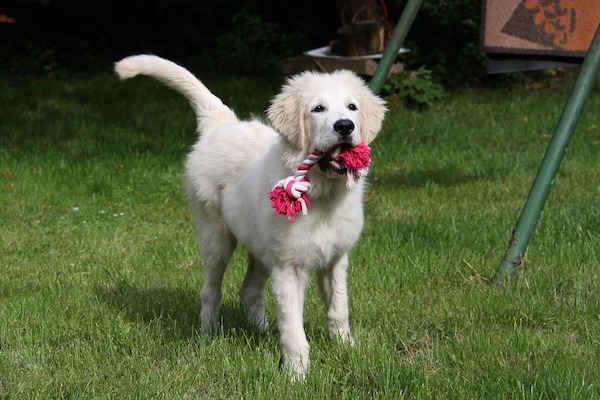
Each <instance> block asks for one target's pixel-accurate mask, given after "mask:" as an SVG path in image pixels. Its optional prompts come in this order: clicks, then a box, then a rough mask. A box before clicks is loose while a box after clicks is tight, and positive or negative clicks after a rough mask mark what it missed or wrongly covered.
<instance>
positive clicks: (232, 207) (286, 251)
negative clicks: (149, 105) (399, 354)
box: [115, 55, 385, 376]
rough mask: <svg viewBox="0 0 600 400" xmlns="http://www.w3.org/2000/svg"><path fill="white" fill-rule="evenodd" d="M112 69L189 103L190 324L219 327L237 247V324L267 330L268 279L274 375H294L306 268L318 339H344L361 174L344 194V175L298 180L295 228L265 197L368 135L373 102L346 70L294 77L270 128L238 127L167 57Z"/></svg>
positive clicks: (378, 115)
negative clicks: (320, 324)
mask: <svg viewBox="0 0 600 400" xmlns="http://www.w3.org/2000/svg"><path fill="white" fill-rule="evenodd" d="M115 70H116V71H117V73H118V74H119V76H120V77H121V78H123V79H126V78H131V77H134V76H136V75H139V74H143V75H149V76H152V77H154V78H156V79H158V80H160V81H162V82H164V83H165V84H167V85H169V86H171V87H172V88H174V89H176V90H178V91H179V92H181V93H182V94H183V95H185V96H186V97H187V98H188V99H189V101H190V103H191V105H192V107H193V109H194V111H195V112H196V115H197V117H198V132H199V136H200V137H199V140H198V142H197V143H196V145H194V147H193V149H192V151H191V153H190V154H189V156H188V158H187V162H186V167H185V183H186V189H187V195H188V198H189V201H190V203H191V206H192V208H193V210H194V212H195V215H196V220H197V224H198V230H199V240H200V244H201V249H202V255H203V257H204V261H205V280H204V285H203V288H202V293H201V302H202V309H201V313H200V320H201V325H202V328H203V329H205V330H207V331H210V330H213V329H214V327H215V325H216V324H217V322H218V320H219V318H218V315H219V307H220V300H221V283H222V279H223V274H224V272H225V268H226V266H227V263H228V261H229V259H230V257H231V255H232V252H233V250H234V247H235V245H236V243H237V242H239V243H241V244H242V245H244V247H245V248H246V249H247V251H248V258H249V262H248V270H247V273H246V277H245V279H244V282H243V284H242V288H241V289H240V297H241V301H242V304H243V306H244V308H245V310H246V312H247V316H248V319H249V320H250V321H251V322H252V323H254V324H256V325H257V326H259V327H260V328H262V329H264V330H267V329H268V326H269V324H268V321H267V316H266V314H265V284H266V281H267V280H268V278H269V277H271V278H272V280H273V293H274V295H275V301H276V305H277V321H278V327H279V333H280V336H281V346H282V353H283V354H282V361H283V365H284V367H285V368H287V369H289V370H290V371H292V372H294V373H296V374H297V375H299V376H302V375H303V374H305V373H306V371H307V369H308V366H309V345H308V342H307V340H306V336H305V333H304V327H303V321H302V319H303V302H304V292H305V288H306V284H307V281H308V278H309V274H310V272H312V271H316V273H317V277H318V286H319V289H320V291H321V296H322V298H323V301H324V303H325V306H326V308H327V327H328V330H329V333H330V335H331V336H332V337H337V338H340V339H341V340H342V341H344V342H349V343H352V342H353V339H352V335H351V333H350V326H349V324H348V314H349V312H348V294H347V287H346V274H347V269H348V251H349V250H350V248H351V247H352V246H353V245H354V244H355V243H356V241H357V240H358V238H359V235H360V232H361V230H362V226H363V211H362V195H363V187H364V182H363V181H364V179H361V181H360V182H359V183H358V185H357V186H356V187H355V188H353V189H347V188H346V179H345V177H338V176H332V175H331V174H324V173H321V171H320V169H319V166H318V165H315V166H314V167H313V168H312V169H311V170H310V171H309V173H308V175H307V177H308V179H309V180H310V181H311V183H312V186H311V188H310V190H309V191H308V198H309V201H310V207H309V208H308V215H307V216H302V215H297V216H296V221H295V222H290V221H288V219H287V218H286V217H285V216H283V215H279V216H274V215H273V209H272V208H271V204H270V201H269V198H268V196H267V192H268V191H269V190H270V189H271V188H272V187H273V185H274V184H275V183H277V182H278V181H279V180H280V179H283V178H285V177H287V176H289V175H292V174H293V173H294V171H295V169H296V168H297V167H298V165H299V164H300V163H301V162H302V160H303V159H304V158H305V157H306V156H307V154H309V153H310V151H312V150H313V149H319V150H322V151H326V150H329V149H330V148H332V147H333V146H336V145H338V144H340V143H341V142H343V141H346V142H349V143H351V144H353V145H356V144H358V143H360V142H361V141H365V142H366V143H369V142H370V141H371V140H373V139H374V138H375V135H376V134H377V133H378V131H379V129H380V128H381V123H382V120H383V117H384V113H385V106H384V102H383V101H382V100H381V99H379V98H378V97H376V96H374V95H373V94H371V92H370V91H369V89H368V88H367V87H366V86H365V85H364V83H363V81H362V80H360V79H359V78H358V77H356V76H355V75H354V74H353V73H351V72H348V71H339V72H334V73H332V74H321V73H312V72H306V73H303V74H300V75H298V76H295V77H292V78H291V79H290V80H288V82H287V84H286V85H285V86H284V87H283V88H282V91H281V93H280V94H279V95H277V96H276V97H275V98H274V100H273V101H272V103H271V106H270V107H269V109H268V118H269V120H270V122H271V123H272V126H273V128H274V129H273V128H271V127H269V126H267V125H265V124H263V123H261V122H259V121H245V122H244V121H240V120H238V119H237V118H236V116H235V114H234V113H233V112H232V111H231V110H230V109H229V108H228V107H227V106H225V105H224V104H223V103H222V102H221V100H219V99H218V98H217V97H216V96H214V95H213V94H212V93H210V92H209V90H208V89H207V88H206V87H205V86H204V85H203V84H202V83H201V82H200V81H198V80H197V79H196V78H195V77H194V76H193V75H192V74H191V73H190V72H189V71H187V70H186V69H184V68H183V67H180V66H178V65H177V64H174V63H172V62H170V61H167V60H164V59H161V58H159V57H156V56H150V55H139V56H132V57H128V58H125V59H123V60H121V61H120V62H118V63H117V64H116V66H115ZM351 105H354V106H355V107H354V106H351ZM317 107H319V108H317ZM354 108H356V109H354ZM341 119H348V120H350V121H352V122H353V123H354V125H355V129H354V131H353V132H352V133H351V134H349V135H348V136H347V137H343V136H342V135H340V134H339V133H338V132H336V131H335V130H334V128H333V126H334V124H335V123H336V121H339V120H341Z"/></svg>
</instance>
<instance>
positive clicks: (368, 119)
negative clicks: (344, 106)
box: [359, 86, 387, 144]
mask: <svg viewBox="0 0 600 400" xmlns="http://www.w3.org/2000/svg"><path fill="white" fill-rule="evenodd" d="M362 89H363V90H362V91H361V92H362V93H361V99H360V103H361V106H360V109H359V113H360V126H361V132H360V135H361V137H362V138H363V140H364V141H365V142H366V143H367V144H369V143H370V142H371V141H372V140H373V139H375V136H377V134H378V133H379V130H380V129H381V124H382V123H383V117H384V116H385V112H386V111H387V107H386V106H385V101H384V100H383V99H381V98H380V97H379V96H375V95H374V94H373V93H372V92H371V90H369V88H367V87H366V86H363V88H362Z"/></svg>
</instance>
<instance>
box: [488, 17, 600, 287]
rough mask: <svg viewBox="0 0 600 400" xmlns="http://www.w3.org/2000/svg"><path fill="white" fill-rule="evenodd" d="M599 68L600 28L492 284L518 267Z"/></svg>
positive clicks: (499, 282)
mask: <svg viewBox="0 0 600 400" xmlns="http://www.w3.org/2000/svg"><path fill="white" fill-rule="evenodd" d="M599 67H600V26H599V27H598V29H597V30H596V34H595V36H594V39H593V41H592V44H591V46H590V48H589V50H588V53H587V56H586V57H585V60H584V61H583V65H582V66H581V70H580V72H579V75H578V77H577V80H576V81H575V84H574V85H573V88H572V89H571V94H570V95H569V98H568V100H567V103H566V104H565V107H564V109H563V112H562V115H561V116H560V120H559V121H558V124H557V126H556V128H555V130H554V134H553V135H552V139H551V140H550V144H549V145H548V148H547V150H546V154H545V155H544V159H543V160H542V164H541V165H540V168H539V170H538V173H537V176H536V178H535V180H534V182H533V185H532V187H531V190H530V192H529V196H528V197H527V201H526V202H525V205H524V207H523V210H522V211H521V216H520V217H519V220H518V222H517V225H516V227H515V229H514V231H513V234H512V238H511V240H510V243H509V245H508V249H507V250H506V254H505V256H504V259H503V260H502V262H501V263H500V267H499V268H498V270H497V271H496V275H495V277H494V280H493V284H494V285H500V284H502V282H503V281H504V280H505V279H506V278H512V277H514V276H515V275H516V273H517V271H518V270H519V268H520V267H521V260H522V259H523V254H524V253H525V249H526V248H527V244H528V243H529V239H530V238H531V235H532V234H533V230H534V229H535V225H536V223H537V221H538V219H539V217H540V214H541V213H542V210H543V208H544V204H545V202H546V199H547V198H548V193H549V192H550V187H551V186H552V183H553V181H554V178H555V177H556V173H557V172H558V168H559V166H560V163H561V161H562V158H563V156H564V153H565V151H566V150H567V146H568V145H569V142H570V140H571V137H572V135H573V132H574V131H575V126H576V125H577V122H578V121H579V115H580V114H581V111H582V109H583V106H584V105H585V101H586V100H587V97H588V95H589V93H590V90H591V89H592V87H593V85H594V81H595V79H596V77H597V76H598V70H599Z"/></svg>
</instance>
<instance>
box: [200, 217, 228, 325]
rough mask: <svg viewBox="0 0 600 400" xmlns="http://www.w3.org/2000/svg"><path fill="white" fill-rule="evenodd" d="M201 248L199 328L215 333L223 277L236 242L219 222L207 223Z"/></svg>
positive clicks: (203, 227) (202, 234)
mask: <svg viewBox="0 0 600 400" xmlns="http://www.w3.org/2000/svg"><path fill="white" fill-rule="evenodd" d="M200 245H201V248H202V256H203V258H204V284H203V286H202V292H201V293H200V300H201V304H202V308H201V310H200V324H201V327H202V329H203V330H204V331H206V332H213V331H214V330H215V328H216V327H217V324H218V320H219V310H220V308H221V296H222V291H221V285H222V283H223V275H224V274H225V269H226V268H227V264H228V263H229V260H230V259H231V255H232V254H233V251H234V250H235V245H236V241H235V238H234V237H233V235H232V234H231V233H230V232H229V231H227V229H226V228H225V227H224V226H223V225H222V224H221V223H220V221H210V220H209V221H207V220H204V221H203V225H202V226H200Z"/></svg>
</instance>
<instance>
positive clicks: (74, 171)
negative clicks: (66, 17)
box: [0, 74, 600, 399]
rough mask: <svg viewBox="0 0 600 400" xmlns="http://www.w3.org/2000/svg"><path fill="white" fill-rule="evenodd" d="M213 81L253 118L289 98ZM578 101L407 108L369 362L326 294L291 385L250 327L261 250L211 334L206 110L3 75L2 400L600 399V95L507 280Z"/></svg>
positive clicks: (315, 304) (558, 87) (375, 263)
mask: <svg viewBox="0 0 600 400" xmlns="http://www.w3.org/2000/svg"><path fill="white" fill-rule="evenodd" d="M205 81H206V83H207V85H208V86H209V87H210V88H211V89H213V91H214V92H215V93H216V94H217V95H219V96H220V97H222V98H223V99H224V101H225V102H226V103H228V104H229V105H230V106H232V107H233V108H234V109H235V110H236V111H237V112H238V115H240V116H247V115H258V116H261V115H262V113H263V110H264V109H265V108H266V107H267V105H268V101H269V99H270V98H271V97H272V96H273V95H274V94H275V93H276V92H277V90H278V86H279V85H280V83H281V81H280V79H279V78H278V77H273V78H270V79H266V78H263V79H249V78H240V77H232V76H219V75H211V76H209V77H208V78H207V79H206V80H205ZM569 88H570V82H569V81H568V80H567V82H565V83H560V82H559V83H555V84H553V85H550V86H549V87H542V88H535V89H533V88H530V87H522V88H520V89H519V90H508V89H505V90H500V89H496V90H489V89H488V90H483V89H470V90H460V91H455V92H450V93H448V94H447V96H446V98H445V100H444V101H442V102H440V103H438V104H436V105H434V106H433V107H432V108H431V109H430V110H428V111H425V112H417V111H411V110H407V109H405V108H403V107H401V106H400V105H398V104H396V103H392V104H391V105H390V109H391V110H390V112H389V113H388V115H387V118H386V121H385V124H384V127H383V130H382V132H381V133H380V135H379V137H378V138H377V140H376V141H375V142H374V143H373V144H372V148H373V153H372V159H373V165H372V168H371V173H370V181H371V185H370V187H369V190H368V193H367V196H366V199H365V201H366V209H365V212H366V221H367V222H366V226H365V230H364V232H363V235H362V238H361V240H360V242H359V243H358V245H357V246H356V248H355V249H354V250H353V252H352V253H351V271H350V278H349V291H350V302H351V304H350V305H351V326H352V329H353V333H354V337H355V339H356V346H355V347H352V348H348V347H345V346H343V345H340V344H336V343H332V342H331V341H330V340H329V339H328V335H327V330H326V327H325V323H324V321H325V315H324V309H323V306H322V305H321V304H320V301H319V299H318V295H317V291H316V288H315V285H314V282H313V284H312V285H311V286H310V287H309V291H308V294H307V300H306V308H305V309H306V311H305V327H306V332H307V336H308V337H309V342H310V343H311V355H312V360H311V362H312V363H311V372H310V374H309V376H308V377H307V379H306V380H305V381H304V382H300V383H298V382H291V381H290V380H289V379H288V378H287V377H286V376H285V375H284V374H281V373H280V372H279V370H278V361H279V357H280V351H279V348H278V337H277V332H276V329H274V331H273V332H272V333H271V334H268V335H266V334H262V333H259V332H257V331H256V330H254V329H252V328H251V327H249V326H248V325H247V324H246V322H245V317H244V316H243V312H242V308H241V306H240V304H239V301H238V297H237V289H238V287H239V285H240V284H241V281H242V279H243V273H244V263H245V256H244V253H243V250H242V249H239V251H237V252H236V255H235V257H234V260H233V262H232V265H231V267H230V269H229V270H228V273H227V275H226V277H225V284H224V285H225V287H224V297H223V301H224V303H223V309H222V314H223V323H222V329H221V330H220V331H219V332H218V333H217V334H215V335H213V336H207V335H205V334H203V333H202V332H201V331H199V330H198V315H199V289H200V286H201V282H202V262H201V261H200V260H199V258H198V248H197V243H196V237H195V228H194V226H193V221H192V219H191V216H190V212H189V210H188V208H187V204H186V202H185V198H184V196H183V189H182V178H181V175H182V168H183V160H184V157H185V155H186V152H187V151H188V149H189V148H190V146H191V145H192V144H193V143H194V141H195V133H194V125H195V118H194V115H193V113H192V111H191V109H190V108H189V107H188V105H187V104H186V101H185V100H184V99H183V98H181V97H180V96H179V95H178V94H176V93H174V92H172V91H170V90H169V89H167V88H165V87H164V86H162V85H160V84H158V83H156V82H154V81H151V80H149V79H144V78H138V79H135V80H133V81H130V82H126V83H122V82H119V81H118V79H116V78H114V77H112V76H110V75H108V74H107V75H105V76H97V77H73V78H68V79H67V78H58V79H50V78H35V79H27V80H25V79H23V80H19V79H16V80H8V79H2V80H0V120H1V121H2V123H1V124H0V172H2V176H0V232H1V235H0V399H49V398H68V399H74V398H81V399H92V398H98V399H113V398H114V399H116V398H119V399H120V398H135V399H148V398H166V399H178V398H211V399H221V398H235V399H279V398H286V399H305V398H314V399H323V398H336V399H337V398H339V399H402V398H406V399H420V398H436V399H442V398H456V399H463V398H465V399H467V398H468V399H471V398H473V399H479V398H482V399H483V398H486V399H487V398H498V399H506V398H548V399H557V398H560V399H567V398H573V399H580V398H584V399H585V398H598V397H599V396H600V361H599V360H600V277H599V275H598V274H599V270H598V265H599V263H600V205H599V204H600V202H599V200H600V168H599V167H598V159H599V155H600V93H599V92H598V90H596V91H594V92H593V93H592V96H591V98H590V99H589V101H588V104H587V106H586V108H585V110H584V113H583V115H582V118H581V120H580V122H579V125H578V128H577V131H576V134H575V137H574V140H573V142H572V143H571V146H570V148H569V151H568V152H567V155H566V157H565V160H564V162H563V165H562V167H561V170H560V172H559V175H558V177H557V179H556V180H555V182H554V186H553V189H552V192H551V194H550V198H549V201H548V203H547V205H546V208H545V211H544V213H543V215H542V218H541V220H540V222H539V223H538V226H537V229H536V231H535V233H534V236H533V238H532V241H531V243H530V245H529V248H528V251H527V254H526V257H525V259H524V263H523V271H522V272H521V273H520V274H519V276H518V277H517V278H516V279H515V280H514V281H512V282H509V283H507V284H505V285H503V286H502V287H499V288H496V287H491V286H490V285H489V279H490V278H491V277H492V276H493V275H494V272H495V270H496V268H497V267H498V265H499V262H500V260H501V258H502V256H503V255H504V251H505V250H506V246H507V244H508V240H509V238H510V232H511V229H512V228H513V226H514V223H515V221H516V219H517V217H518V214H519V212H520V209H521V207H522V205H523V202H524V200H525V198H526V196H527V193H528V191H529V188H530V186H531V182H532V181H533V178H534V175H535V173H536V171H537V167H538V165H539V163H540V161H541V158H542V156H543V154H544V150H545V148H546V145H547V143H548V141H549V138H550V136H551V134H552V132H553V129H554V127H555V125H556V122H557V120H558V118H559V115H560V112H561V110H562V107H563V105H564V102H565V100H566V98H567V95H568V91H569ZM268 313H269V315H270V317H271V319H274V317H275V316H274V314H275V312H274V305H273V299H272V297H271V296H269V304H268Z"/></svg>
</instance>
